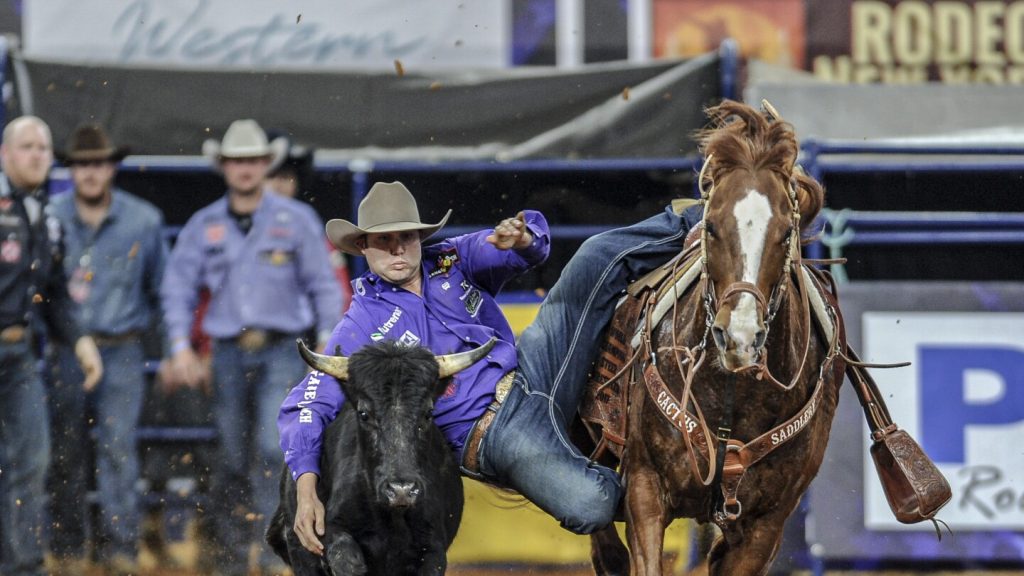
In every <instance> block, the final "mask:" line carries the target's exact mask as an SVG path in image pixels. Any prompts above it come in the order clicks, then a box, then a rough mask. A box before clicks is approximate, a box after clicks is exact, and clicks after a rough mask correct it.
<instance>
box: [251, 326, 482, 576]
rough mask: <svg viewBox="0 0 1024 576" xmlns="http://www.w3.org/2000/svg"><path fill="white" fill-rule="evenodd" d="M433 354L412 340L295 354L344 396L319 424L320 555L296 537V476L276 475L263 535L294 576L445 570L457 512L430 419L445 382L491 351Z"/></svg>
mask: <svg viewBox="0 0 1024 576" xmlns="http://www.w3.org/2000/svg"><path fill="white" fill-rule="evenodd" d="M493 345H494V344H493V341H491V342H488V343H487V344H485V345H484V346H481V347H480V348H477V349H476V350H473V351H471V352H465V353H462V354H453V355H448V356H440V357H435V356H434V355H433V354H432V353H431V352H430V351H429V350H427V349H425V348H420V347H407V346H401V345H398V344H395V343H392V342H383V343H380V344H375V345H372V346H367V347H365V348H363V349H362V350H360V351H359V352H357V353H355V354H353V355H352V357H351V358H350V359H347V358H344V357H340V356H321V355H318V354H314V353H312V352H310V351H309V350H307V349H305V346H302V345H301V343H300V352H301V353H302V355H303V358H305V359H306V362H307V363H308V364H309V365H310V366H312V367H313V368H314V369H317V370H320V371H322V372H326V373H328V374H331V375H332V376H335V377H336V378H337V379H338V381H339V382H340V384H341V388H342V390H343V391H344V393H345V397H346V401H345V404H344V405H343V407H342V409H341V412H340V413H339V414H338V417H337V419H336V420H335V421H334V422H332V423H331V424H330V426H328V427H327V430H326V431H325V432H324V438H323V455H322V456H321V459H320V471H321V477H320V480H319V482H318V483H317V494H318V496H319V497H320V500H321V501H322V502H323V503H324V506H325V508H326V534H325V535H324V536H323V538H322V539H321V541H322V542H323V543H324V556H323V557H322V558H321V557H319V556H316V555H315V554H312V553H310V552H309V551H307V550H306V549H305V548H303V547H302V545H301V544H300V543H299V539H298V536H296V535H295V532H294V529H293V526H294V523H295V506H296V500H295V482H294V481H293V480H292V479H291V476H290V474H289V473H288V471H287V470H285V471H284V474H282V478H281V502H280V504H279V505H278V508H277V512H276V513H275V514H274V517H273V519H271V522H270V526H269V528H268V529H267V542H268V543H269V544H270V546H271V547H272V548H273V549H274V552H276V553H277V555H278V556H280V557H281V558H283V559H284V560H285V562H287V563H288V564H289V565H290V566H291V567H292V570H293V571H294V572H295V574H296V576H304V575H307V574H310V575H312V574H330V575H334V576H340V575H342V574H380V575H388V576H391V575H397V574H443V573H444V571H445V568H446V567H447V555H446V553H447V550H448V546H449V545H450V544H451V542H452V540H453V539H454V538H455V533H456V531H457V530H458V527H459V522H460V521H461V519H462V505H463V494H462V481H461V479H460V477H459V468H458V465H457V464H456V462H455V458H454V457H453V456H452V453H451V449H450V448H449V446H448V444H447V442H446V441H445V439H444V437H443V436H442V435H441V432H440V430H438V428H437V426H435V425H434V423H433V406H434V401H435V400H436V399H437V398H438V397H439V396H440V395H441V394H442V393H443V392H444V389H445V384H446V380H445V378H446V377H448V376H451V375H452V374H454V373H455V372H458V371H459V370H462V369H464V368H466V367H468V366H470V365H471V364H473V363H474V362H476V361H477V360H479V359H480V358H482V357H483V356H485V355H486V354H487V352H488V351H490V349H491V347H493Z"/></svg>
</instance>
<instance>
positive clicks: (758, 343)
mask: <svg viewBox="0 0 1024 576" xmlns="http://www.w3.org/2000/svg"><path fill="white" fill-rule="evenodd" d="M767 339H768V332H767V331H766V330H758V331H757V334H754V348H755V349H758V348H761V347H762V346H764V341H765V340H767Z"/></svg>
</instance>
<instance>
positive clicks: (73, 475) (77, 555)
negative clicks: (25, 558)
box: [50, 124, 167, 574]
mask: <svg viewBox="0 0 1024 576" xmlns="http://www.w3.org/2000/svg"><path fill="white" fill-rule="evenodd" d="M127 153H128V150H127V148H124V147H119V146H115V145H114V144H113V143H112V142H111V141H110V138H109V137H108V136H107V133H106V131H105V130H104V129H103V128H102V127H101V126H99V125H96V124H85V125H82V126H80V127H79V128H77V129H76V130H75V131H74V132H73V133H72V134H71V137H70V138H69V139H68V146H67V150H66V151H65V152H64V154H62V155H61V156H60V159H61V160H62V161H63V162H64V163H65V164H66V165H67V166H68V168H69V170H70V172H71V178H72V180H73V182H74V191H73V193H71V194H65V195H63V196H61V197H59V198H57V199H56V200H55V201H54V203H53V213H54V215H55V216H56V217H57V218H58V219H59V220H60V222H61V225H62V226H63V227H64V231H65V241H64V245H65V257H64V270H65V273H66V274H67V277H68V293H69V294H70V295H71V298H72V300H74V301H75V302H76V303H77V304H78V307H77V320H78V322H79V325H80V326H81V327H82V329H83V330H85V331H86V332H88V333H89V334H91V335H92V337H93V339H94V340H95V341H96V344H97V345H98V346H99V349H100V354H101V355H102V357H103V363H104V365H105V366H107V370H106V372H105V373H104V375H103V378H102V379H101V380H100V382H99V383H98V384H97V385H96V386H95V388H90V389H86V390H82V389H81V387H80V384H79V383H80V382H81V378H82V377H81V371H80V370H79V369H78V366H77V365H76V364H75V363H74V362H73V360H74V358H73V357H71V356H70V355H69V354H68V351H67V350H66V349H63V348H61V349H59V350H58V361H57V362H56V363H55V366H54V370H53V372H54V376H55V377H54V378H53V379H52V382H51V386H52V388H51V394H50V405H51V409H52V414H51V416H52V417H53V427H52V428H53V434H54V458H53V463H52V465H51V474H50V485H51V487H52V492H53V501H52V502H51V506H50V509H51V511H52V514H53V520H54V528H53V533H52V537H51V544H50V548H51V552H52V553H53V555H54V558H55V559H56V560H57V561H58V564H59V566H60V567H62V568H66V569H65V570H63V572H64V573H67V574H74V573H80V572H78V570H77V568H76V566H75V565H76V564H80V563H82V560H83V559H84V557H85V535H86V522H85V518H86V517H87V516H86V513H85V512H86V509H87V505H86V503H85V502H84V501H83V499H82V497H81V489H82V486H85V485H86V478H87V476H86V471H85V467H86V466H85V464H86V461H85V458H84V455H85V454H86V453H87V450H86V447H87V444H86V442H87V439H88V438H89V435H88V434H87V433H86V427H85V420H84V416H85V393H91V394H92V395H93V397H94V399H95V401H94V407H95V410H96V413H95V416H96V417H95V424H94V429H95V432H96V439H97V441H96V444H95V446H96V450H95V452H96V486H97V492H98V494H99V511H100V522H99V526H97V528H98V533H97V534H96V535H95V538H94V544H95V549H96V556H97V558H98V559H99V561H100V562H101V563H102V564H104V565H105V567H106V568H107V572H108V573H109V574H128V573H134V572H137V571H138V566H137V555H138V545H137V541H138V538H139V508H138V501H139V495H138V494H137V493H136V488H135V485H136V483H137V482H138V480H139V456H138V451H137V449H136V446H135V431H136V426H137V424H138V420H139V414H140V412H141V411H142V400H143V395H144V392H145V389H146V374H145V371H144V362H145V354H144V351H143V336H144V335H145V333H146V332H147V331H148V330H149V329H150V327H151V326H152V322H153V320H154V319H159V318H160V294H159V286H160V279H161V277H162V276H163V271H164V263H165V261H166V259H167V243H166V242H165V241H164V239H163V225H164V219H163V215H162V214H161V213H160V211H159V210H157V209H156V207H154V206H153V205H152V204H150V203H149V202H146V201H145V200H142V199H140V198H137V197H135V196H132V195H131V194H129V193H127V192H125V191H124V190H121V189H119V188H116V187H115V186H114V176H115V175H116V174H117V164H118V163H119V162H120V161H121V160H122V159H123V158H124V157H125V155H127ZM58 571H61V570H58Z"/></svg>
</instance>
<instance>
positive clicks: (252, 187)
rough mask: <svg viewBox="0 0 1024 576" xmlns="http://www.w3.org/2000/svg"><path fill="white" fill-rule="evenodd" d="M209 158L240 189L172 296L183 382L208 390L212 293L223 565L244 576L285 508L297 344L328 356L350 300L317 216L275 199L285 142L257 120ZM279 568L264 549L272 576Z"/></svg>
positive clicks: (201, 229) (177, 265) (202, 236)
mask: <svg viewBox="0 0 1024 576" xmlns="http://www.w3.org/2000/svg"><path fill="white" fill-rule="evenodd" d="M203 153H204V154H205V155H206V156H207V157H209V158H210V160H211V161H212V162H213V164H214V166H215V167H216V168H217V169H218V170H220V171H221V172H222V173H223V176H224V180H225V182H226V183H227V186H228V190H227V193H226V195H225V197H224V198H222V199H220V200H218V201H216V202H214V203H213V204H211V205H209V206H207V207H206V208H203V209H202V210H200V211H199V212H197V213H196V214H194V215H193V216H192V218H190V219H189V221H188V222H187V223H186V224H185V227H184V228H183V229H182V231H181V233H180V234H179V235H178V240H177V243H176V245H175V247H174V249H173V250H172V252H171V257H170V260H169V262H168V268H167V273H166V274H165V275H164V281H163V285H162V288H161V294H162V298H163V305H164V318H165V324H166V327H167V333H168V337H169V338H170V342H171V354H172V356H171V364H172V371H173V372H174V373H175V375H176V376H175V377H176V378H177V379H178V380H180V381H181V382H183V383H185V384H187V385H190V386H199V385H200V384H202V382H201V374H202V370H201V365H200V361H199V359H198V357H197V356H196V354H195V352H194V351H193V350H192V347H191V345H190V342H189V330H190V327H191V324H192V317H193V311H194V310H195V307H196V304H197V301H198V294H199V291H200V290H201V289H203V288H208V289H209V291H210V298H211V299H210V303H209V308H208V310H207V312H206V315H205V317H204V319H203V331H204V332H206V333H207V334H209V335H210V337H211V338H212V339H213V352H212V355H213V358H212V371H213V382H212V390H213V395H214V400H213V412H214V420H215V423H216V426H217V431H218V435H219V447H218V455H217V458H216V459H215V462H214V465H215V468H214V469H213V470H212V471H211V474H212V483H213V486H212V490H213V493H214V496H213V499H212V505H211V506H212V512H213V514H214V517H213V524H214V530H213V531H214V534H213V537H214V542H215V544H216V545H215V547H214V548H215V550H214V551H213V552H214V558H213V560H214V562H215V564H216V568H217V569H218V570H219V571H220V572H221V573H223V574H244V573H246V570H247V560H246V559H247V557H248V553H249V549H250V545H251V544H253V543H256V542H261V541H262V534H263V531H264V530H265V527H266V524H267V522H268V520H269V516H270V514H271V513H272V512H273V510H274V504H275V503H276V501H277V477H278V473H279V471H280V469H281V453H280V451H279V450H278V448H277V443H278V441H277V430H276V429H275V426H274V423H275V420H276V417H277V409H278V407H279V406H280V405H281V401H282V400H283V399H284V397H285V394H286V393H287V391H288V388H289V387H290V386H291V384H293V383H294V382H295V381H296V380H298V379H300V378H301V377H302V374H303V373H304V372H305V365H304V364H303V362H302V360H301V359H300V358H299V356H298V354H296V352H295V339H296V338H297V337H299V336H301V335H303V334H305V333H306V332H307V331H309V330H310V329H311V328H314V327H315V329H316V333H317V337H318V343H317V346H318V348H321V349H322V347H323V346H324V345H325V343H326V341H327V339H328V337H329V336H330V333H331V329H332V328H333V327H334V324H335V323H336V322H337V320H338V318H339V317H340V314H339V311H340V309H341V298H340V294H339V292H338V285H337V283H336V282H335V280H334V278H333V276H332V274H331V268H330V263H329V261H328V257H327V250H326V249H325V248H324V244H323V239H322V232H321V230H322V227H321V224H320V222H319V219H314V218H313V211H312V209H311V208H310V207H309V206H308V205H306V204H303V203H301V202H299V201H297V200H292V199H288V198H281V197H280V196H277V195H276V194H272V193H267V192H266V176H267V172H268V171H269V169H270V168H271V167H273V166H275V165H277V164H278V163H279V162H280V160H281V159H282V158H283V157H284V154H285V150H284V141H283V140H275V141H274V142H268V141H267V138H266V135H265V133H264V132H263V129H262V128H260V126H259V125H258V124H257V123H256V122H255V121H253V120H237V121H235V122H233V123H232V124H231V126H230V127H229V128H228V130H227V132H226V133H225V134H224V138H223V141H222V142H219V143H218V142H216V141H215V140H208V141H207V142H206V143H205V144H204V145H203ZM279 562H280V561H279V560H277V559H276V558H275V557H274V556H273V554H272V553H271V552H270V550H269V549H266V548H265V547H263V548H261V554H260V563H261V564H262V565H263V566H262V567H263V568H264V572H265V573H266V568H268V567H272V568H278V567H279Z"/></svg>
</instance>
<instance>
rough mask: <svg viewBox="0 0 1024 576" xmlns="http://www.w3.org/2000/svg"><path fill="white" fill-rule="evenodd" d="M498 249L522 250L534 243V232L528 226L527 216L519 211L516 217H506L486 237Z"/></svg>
mask: <svg viewBox="0 0 1024 576" xmlns="http://www.w3.org/2000/svg"><path fill="white" fill-rule="evenodd" d="M486 240H487V242H488V243H490V244H492V245H493V246H494V247H495V248H497V249H498V250H509V249H512V250H520V249H522V248H527V247H529V246H530V244H532V243H533V234H531V233H530V229H529V228H527V227H526V216H525V215H524V214H523V213H522V212H519V213H518V214H516V215H515V217H514V218H505V219H504V220H502V221H501V222H498V224H497V226H495V227H494V232H493V233H491V234H489V235H488V236H487V238H486Z"/></svg>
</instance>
